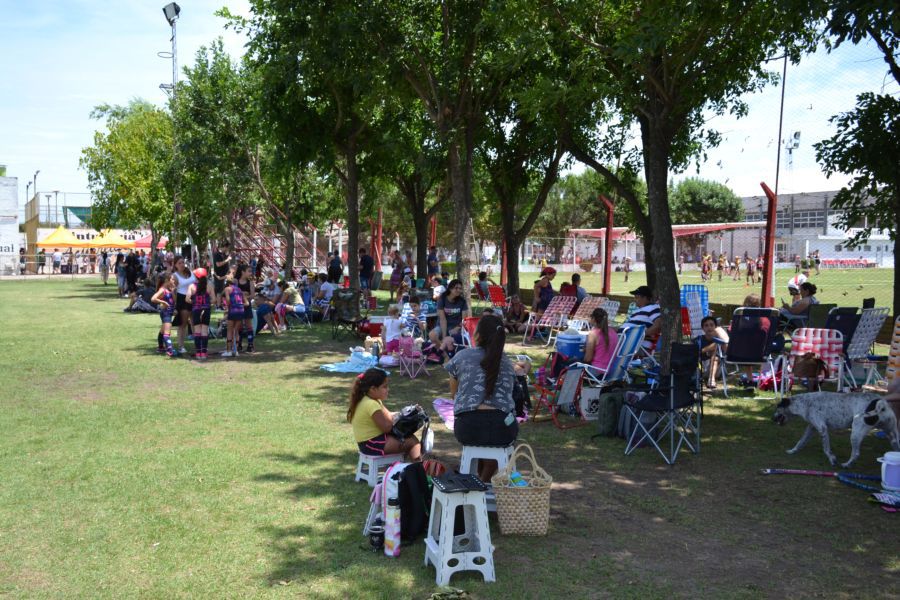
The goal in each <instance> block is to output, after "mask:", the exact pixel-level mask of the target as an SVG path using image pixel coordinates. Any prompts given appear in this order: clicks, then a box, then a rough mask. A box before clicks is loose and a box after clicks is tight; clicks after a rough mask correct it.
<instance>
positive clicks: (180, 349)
mask: <svg viewBox="0 0 900 600" xmlns="http://www.w3.org/2000/svg"><path fill="white" fill-rule="evenodd" d="M178 354H187V348H185V347H184V346H182V347H181V348H179V349H178Z"/></svg>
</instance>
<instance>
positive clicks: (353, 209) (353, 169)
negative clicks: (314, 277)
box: [345, 138, 359, 287]
mask: <svg viewBox="0 0 900 600" xmlns="http://www.w3.org/2000/svg"><path fill="white" fill-rule="evenodd" d="M356 152H357V148H356V140H355V139H354V138H350V140H348V141H347V145H346V153H345V160H346V162H347V173H346V176H347V180H346V182H345V184H346V194H345V196H346V200H347V268H348V270H349V273H350V285H351V286H352V287H357V286H358V285H359V258H358V254H357V251H358V249H359V165H357V163H356Z"/></svg>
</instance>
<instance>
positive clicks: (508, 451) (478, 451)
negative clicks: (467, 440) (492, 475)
mask: <svg viewBox="0 0 900 600" xmlns="http://www.w3.org/2000/svg"><path fill="white" fill-rule="evenodd" d="M512 453H513V446H512V444H510V445H509V446H506V447H505V448H500V447H496V446H463V450H462V458H461V459H460V460H459V472H460V473H462V474H464V475H465V474H472V475H478V464H477V463H476V461H478V460H481V459H488V460H496V461H497V470H498V471H502V470H503V469H505V468H506V465H507V464H508V463H509V459H510V457H511V456H512ZM485 483H488V484H489V483H490V481H485Z"/></svg>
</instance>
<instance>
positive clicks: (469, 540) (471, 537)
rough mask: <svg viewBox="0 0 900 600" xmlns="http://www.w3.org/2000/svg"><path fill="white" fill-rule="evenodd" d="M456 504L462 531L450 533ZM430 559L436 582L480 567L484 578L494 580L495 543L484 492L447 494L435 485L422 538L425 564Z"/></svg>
mask: <svg viewBox="0 0 900 600" xmlns="http://www.w3.org/2000/svg"><path fill="white" fill-rule="evenodd" d="M458 507H462V517H463V521H464V523H465V531H464V532H463V533H462V534H461V535H453V526H454V524H455V521H456V509H457V508H458ZM429 562H430V563H431V564H433V565H434V568H435V571H436V574H435V579H434V580H435V583H437V585H447V584H448V583H449V582H450V576H451V575H453V574H454V573H456V572H457V571H481V574H482V576H483V577H484V580H485V581H487V582H491V581H494V546H493V545H492V544H491V530H490V527H489V526H488V518H487V503H486V501H485V493H484V492H475V491H472V492H452V493H449V494H446V493H444V492H442V491H440V490H439V489H437V487H435V489H434V493H433V495H432V497H431V517H430V518H429V520H428V535H427V536H426V538H425V566H426V567H427V566H428V563H429Z"/></svg>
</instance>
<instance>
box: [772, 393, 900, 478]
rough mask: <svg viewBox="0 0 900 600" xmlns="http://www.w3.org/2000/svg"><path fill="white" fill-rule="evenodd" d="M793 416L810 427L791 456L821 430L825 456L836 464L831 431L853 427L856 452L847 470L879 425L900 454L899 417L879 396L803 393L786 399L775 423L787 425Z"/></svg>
mask: <svg viewBox="0 0 900 600" xmlns="http://www.w3.org/2000/svg"><path fill="white" fill-rule="evenodd" d="M790 416H798V417H802V418H803V419H804V420H805V421H806V422H807V423H809V426H807V428H806V431H805V432H803V436H802V437H801V438H800V441H798V442H797V445H796V446H794V447H793V448H791V449H790V450H788V451H787V452H788V454H794V453H795V452H798V451H799V450H800V449H801V448H803V446H805V445H806V442H808V441H809V438H811V437H812V434H813V432H814V431H818V432H819V435H821V436H822V448H823V449H824V450H825V456H827V457H828V460H829V461H830V462H831V464H832V465H833V464H835V462H837V459H836V457H835V456H834V454H833V453H832V452H831V443H830V441H829V439H828V430H829V429H846V428H847V427H850V428H851V431H850V446H851V449H852V450H851V453H850V460H848V461H847V462H845V463H843V464H842V465H841V466H842V467H844V468H846V467H849V466H850V465H851V464H852V463H853V461H855V460H856V459H857V458H858V457H859V445H860V443H861V442H862V440H863V438H864V437H866V435H867V434H868V433H869V432H870V431H871V430H872V428H874V427H875V426H876V425H877V426H878V427H880V428H881V429H883V430H884V431H885V432H886V433H887V435H888V439H890V441H891V446H893V448H894V449H895V450H898V451H900V432H898V427H897V416H896V415H895V414H894V411H893V410H891V407H890V405H889V404H888V403H887V402H886V401H885V400H884V397H883V396H881V395H879V394H871V393H862V394H842V393H838V392H811V393H809V394H800V395H797V396H794V397H793V398H785V399H784V400H782V401H781V403H780V404H779V405H778V406H777V407H776V409H775V416H774V417H773V420H774V421H775V422H776V423H778V424H779V425H783V424H784V422H785V421H786V420H787V418H788V417H790Z"/></svg>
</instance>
